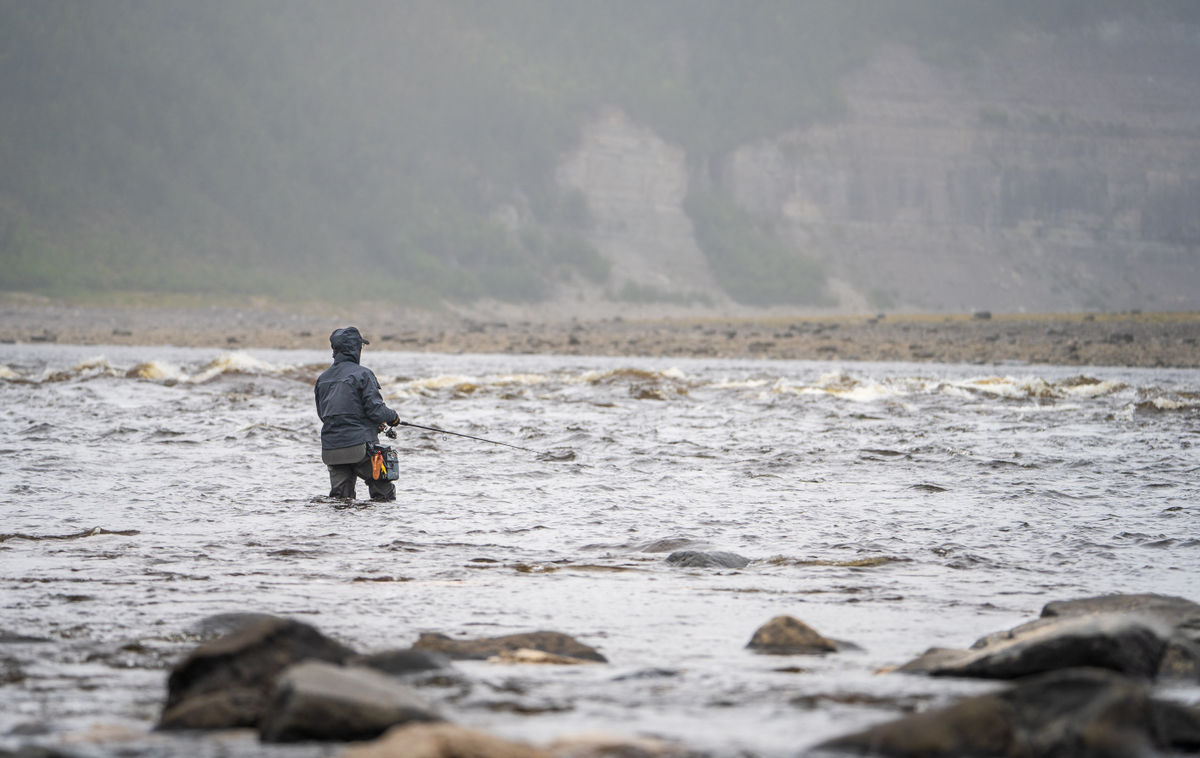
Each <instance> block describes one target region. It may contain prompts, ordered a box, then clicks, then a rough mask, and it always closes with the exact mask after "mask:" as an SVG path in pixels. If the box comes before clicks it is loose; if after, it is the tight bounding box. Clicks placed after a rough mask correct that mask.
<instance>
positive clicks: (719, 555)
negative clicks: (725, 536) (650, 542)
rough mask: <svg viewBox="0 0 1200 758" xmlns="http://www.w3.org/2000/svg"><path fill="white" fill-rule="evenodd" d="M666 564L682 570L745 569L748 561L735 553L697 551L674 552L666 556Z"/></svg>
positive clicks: (748, 563)
mask: <svg viewBox="0 0 1200 758" xmlns="http://www.w3.org/2000/svg"><path fill="white" fill-rule="evenodd" d="M667 563H669V564H671V565H672V566H681V567H683V568H734V569H740V568H746V567H747V566H749V565H750V559H749V558H745V557H743V556H740V555H738V554H737V553H727V552H724V551H720V550H717V551H713V552H702V551H699V550H676V551H675V552H674V553H671V554H670V555H668V556H667Z"/></svg>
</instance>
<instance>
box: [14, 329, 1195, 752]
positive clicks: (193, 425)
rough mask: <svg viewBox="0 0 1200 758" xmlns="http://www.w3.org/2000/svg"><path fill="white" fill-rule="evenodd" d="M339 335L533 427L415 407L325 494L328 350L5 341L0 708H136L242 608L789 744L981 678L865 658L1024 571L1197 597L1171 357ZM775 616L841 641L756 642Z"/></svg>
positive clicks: (483, 712) (581, 708) (438, 404)
mask: <svg viewBox="0 0 1200 758" xmlns="http://www.w3.org/2000/svg"><path fill="white" fill-rule="evenodd" d="M364 360H365V363H366V364H367V365H369V366H370V367H371V368H373V369H374V370H375V372H376V373H377V374H378V375H379V378H380V380H381V382H382V384H383V388H384V394H385V396H386V397H387V398H388V402H389V404H391V405H392V406H393V407H396V408H397V409H399V410H400V413H401V416H402V417H403V418H405V419H406V420H410V421H412V422H414V423H419V424H424V425H428V426H435V427H440V428H444V429H449V430H453V431H458V432H462V433H465V434H470V435H474V436H480V437H485V438H489V439H493V440H498V441H503V442H507V443H510V444H514V445H519V446H521V447H526V448H530V449H532V450H536V451H539V452H541V453H542V454H540V455H538V454H531V453H527V452H522V451H519V450H513V449H511V448H507V447H503V446H497V445H489V444H485V443H481V442H475V441H471V440H466V439H461V438H457V437H450V436H444V435H438V434H434V433H430V432H424V431H420V430H412V429H406V430H404V431H402V432H401V437H400V439H399V440H398V442H399V447H400V448H401V450H402V458H401V464H402V468H403V473H402V478H401V480H400V481H399V482H397V491H398V496H399V502H398V503H397V504H394V505H392V504H388V505H377V504H372V503H367V502H358V503H354V504H351V505H346V504H342V503H338V502H334V501H329V500H327V499H325V498H323V497H322V494H323V493H324V492H325V491H327V489H328V481H327V478H326V475H325V471H324V468H323V467H322V466H321V464H320V457H319V450H318V448H317V445H318V442H317V439H318V422H317V419H316V416H315V413H314V411H313V400H312V381H313V380H314V379H315V377H316V374H317V373H319V371H320V370H321V369H322V368H324V366H325V365H327V361H326V356H325V355H324V354H322V353H315V352H303V351H253V352H250V353H231V354H220V353H218V352H215V351H206V350H198V349H173V348H106V349H98V348H94V347H89V348H75V347H71V346H53V345H39V346H3V347H0V393H2V397H3V411H2V412H0V440H2V442H0V456H2V459H0V460H2V462H3V467H2V471H0V493H2V496H3V501H2V502H3V506H2V507H3V514H4V521H3V526H0V582H2V586H3V596H4V599H3V601H0V607H2V609H3V615H2V618H3V621H2V622H0V633H3V634H5V635H7V636H6V639H8V638H9V637H11V638H12V640H13V641H10V642H6V643H4V644H3V645H0V657H2V660H0V664H2V666H0V675H3V676H4V679H5V684H4V686H3V687H0V714H2V715H0V734H8V733H9V732H11V731H12V730H13V729H14V728H17V729H18V731H22V730H30V729H31V727H30V726H29V725H31V724H39V725H42V726H43V727H44V728H43V729H42V730H43V731H46V730H48V732H49V735H48V736H45V737H44V739H51V738H54V737H55V735H62V734H68V733H70V734H75V733H78V732H79V731H82V730H86V729H88V728H90V727H91V725H93V724H95V723H97V722H101V723H105V724H118V725H124V726H125V727H127V728H130V729H133V730H134V731H135V733H141V732H143V731H144V730H145V729H146V728H148V727H149V726H150V725H151V724H152V723H153V721H154V719H155V718H156V716H157V711H158V707H159V705H160V703H161V701H162V697H163V691H164V690H163V688H164V681H165V675H164V669H165V667H167V666H169V665H170V664H171V662H172V661H174V660H176V659H177V658H178V656H179V655H180V654H181V653H182V652H183V651H185V650H187V649H189V647H190V646H191V645H192V644H193V638H190V637H189V636H188V635H187V630H188V629H189V628H191V627H192V626H193V625H194V624H195V622H196V621H197V620H199V619H200V618H203V617H205V616H208V615H211V614H216V613H223V612H228V611H231V610H255V611H265V612H270V613H276V614H281V615H291V616H296V617H299V618H301V619H304V620H306V621H309V622H310V623H313V624H314V625H316V626H317V627H319V628H320V629H322V630H323V631H325V632H326V633H329V634H332V635H334V636H336V637H338V638H340V639H342V640H343V641H345V642H346V643H348V644H350V645H352V646H354V647H356V648H358V649H360V650H377V649H383V648H387V647H399V646H407V645H409V644H411V643H412V642H413V641H415V640H416V637H417V635H418V634H419V633H420V632H422V631H440V632H445V633H448V634H452V635H456V634H463V635H469V636H472V637H474V636H485V635H493V634H503V633H509V632H518V631H530V630H534V629H552V630H556V631H563V632H567V633H569V634H572V635H574V636H576V637H578V638H579V639H580V640H581V641H583V642H585V643H587V644H590V645H593V646H594V647H596V648H598V649H600V650H601V651H602V652H603V653H604V654H605V656H607V657H608V659H609V660H610V661H611V663H610V664H608V665H607V666H588V667H579V668H572V667H522V666H518V665H497V664H488V663H482V662H479V663H463V664H459V667H460V668H461V669H463V670H464V671H465V672H467V673H468V674H469V676H470V678H471V680H472V681H473V682H475V685H474V687H473V688H472V689H471V690H470V692H469V693H468V694H466V695H465V696H462V697H459V698H457V699H455V700H454V702H449V698H447V700H446V702H445V703H444V705H445V707H446V709H447V710H448V713H449V715H450V716H451V717H452V718H455V719H456V720H459V721H461V722H464V723H467V724H471V725H475V726H479V727H482V728H485V729H489V730H492V731H495V732H499V733H501V734H505V735H509V736H515V737H520V738H524V739H530V740H542V739H549V738H551V737H554V736H557V735H560V734H564V733H572V732H580V731H591V730H601V731H607V732H615V733H619V734H653V735H659V736H665V737H671V738H677V739H680V740H683V741H684V742H686V743H687V744H691V745H695V746H698V747H701V748H706V749H712V750H716V751H718V752H733V751H736V750H748V751H751V752H754V753H757V754H763V755H776V754H795V752H796V751H797V750H799V749H802V748H803V747H804V746H806V745H811V744H813V743H815V742H817V741H819V740H820V739H823V738H826V737H830V736H833V735H835V734H840V733H843V732H846V731H850V730H852V729H857V728H860V727H862V726H864V725H866V724H868V723H872V722H876V721H879V720H881V719H884V718H888V717H891V716H893V715H895V713H896V710H895V709H896V708H897V707H898V706H897V704H898V703H902V704H906V706H905V707H914V704H919V705H921V706H922V707H923V706H924V705H926V704H937V703H941V702H945V701H946V700H948V699H950V698H952V697H955V696H957V695H959V694H961V693H963V692H969V691H975V690H977V689H978V688H979V687H981V686H986V685H979V684H975V683H971V682H954V681H946V680H937V681H933V680H923V679H917V678H910V677H904V676H899V675H893V676H879V675H875V674H874V673H873V672H875V671H876V670H878V669H880V668H882V667H885V666H889V665H893V664H897V663H901V662H903V661H905V660H907V659H909V658H911V657H913V656H915V655H917V654H919V653H921V652H922V651H924V650H925V649H926V648H927V647H930V646H933V645H944V646H954V647H963V646H966V645H968V644H970V642H972V641H973V640H974V639H976V638H977V637H980V636H982V635H984V634H986V633H989V632H993V631H996V630H999V629H1004V628H1008V627H1009V626H1012V625H1014V624H1016V623H1019V622H1021V621H1024V620H1027V619H1028V618H1030V617H1031V616H1033V615H1036V614H1037V613H1038V611H1039V610H1040V608H1041V606H1042V605H1043V604H1044V603H1045V602H1047V601H1050V600H1056V599H1064V598H1070V597H1076V596H1081V595H1091V594H1100V593H1106V592H1160V593H1165V594H1173V595H1183V596H1189V594H1190V595H1191V596H1192V599H1200V597H1197V596H1196V593H1195V590H1194V589H1193V585H1194V577H1195V576H1196V575H1197V573H1198V570H1200V550H1198V549H1197V548H1198V547H1200V540H1197V538H1196V537H1195V535H1196V534H1197V533H1200V529H1198V527H1200V506H1198V505H1197V502H1198V497H1197V495H1198V489H1200V487H1198V485H1197V481H1198V480H1200V479H1198V477H1197V470H1198V469H1200V457H1198V456H1197V453H1196V449H1195V448H1194V446H1193V445H1194V443H1195V441H1196V440H1197V433H1198V432H1200V372H1197V371H1174V370H1159V371H1154V370H1125V369H1119V370H1118V369H1091V370H1087V371H1085V372H1083V373H1082V374H1081V373H1080V370H1079V369H1078V368H1072V369H1058V368H1053V367H1050V368H1047V367H1037V368H1030V367H1015V366H1013V367H1000V368H996V367H987V368H983V367H973V366H972V367H968V366H930V365H927V364H923V365H919V366H918V365H908V364H851V363H847V364H843V365H841V366H840V367H838V368H837V369H836V370H833V371H831V370H830V365H831V364H828V363H806V362H766V361H707V360H657V359H655V360H651V359H635V358H625V359H616V358H594V359H592V358H578V357H570V358H567V357H554V356H521V357H512V356H448V355H427V354H421V355H414V354H402V353H386V352H373V351H371V350H370V348H368V350H367V352H366V354H365V356H364ZM360 489H362V490H363V491H362V492H361V493H360V494H362V495H364V496H365V494H366V493H365V488H363V487H361V485H360ZM679 549H712V550H724V551H731V552H735V553H738V554H740V555H744V556H746V557H748V558H751V559H752V562H751V564H750V565H749V566H748V567H747V568H745V569H740V570H732V569H683V568H677V567H673V566H670V565H668V564H667V563H666V561H665V557H666V555H667V554H668V553H669V552H670V551H673V550H679ZM782 613H787V614H791V615H794V616H796V617H798V618H801V619H803V620H804V621H805V622H807V623H808V624H810V625H812V626H813V627H815V628H816V629H818V630H819V631H821V632H823V633H825V634H827V635H829V636H831V637H836V638H839V639H844V640H850V641H853V642H855V643H857V644H858V645H860V646H861V647H862V648H863V650H862V651H857V652H846V653H839V654H837V655H831V656H827V657H824V658H808V657H806V658H773V657H770V656H756V655H753V654H751V653H749V652H748V651H746V650H745V649H744V646H745V644H746V642H747V641H748V640H749V639H750V636H751V634H752V633H753V631H754V630H755V628H757V627H758V626H759V625H761V624H762V623H764V622H765V621H767V620H768V619H769V618H771V617H773V616H776V615H779V614H782ZM515 693H519V694H515ZM430 694H431V696H433V697H434V698H435V699H436V698H437V697H438V693H437V692H436V691H435V692H432V693H430ZM443 694H445V693H443ZM460 694H461V693H460ZM515 700H520V702H519V703H516V704H515V705H514V704H513V701H515ZM500 701H502V702H503V703H505V705H504V707H497V705H496V703H497V702H500ZM518 706H519V707H518ZM514 711H518V712H520V713H528V714H531V715H516V714H515V713H514ZM0 739H3V740H6V741H7V742H0V746H3V745H4V744H8V743H12V742H14V741H17V740H19V739H20V738H19V737H13V736H12V735H10V736H9V737H4V738H0ZM164 740H166V742H164ZM164 745H166V746H165V747H164ZM170 745H171V743H170V742H169V738H167V737H160V736H154V737H150V736H145V735H143V736H142V737H141V738H140V741H139V740H134V742H133V743H132V745H131V746H130V747H129V750H131V751H133V753H131V754H137V753H138V751H139V750H140V751H141V753H142V754H147V755H151V754H170V753H171V752H173V750H172V748H171V747H170ZM176 747H178V745H176ZM190 749H192V750H194V751H198V752H203V750H205V749H208V748H204V747H202V746H193V747H192V748H190ZM277 750H278V752H279V754H280V755H289V756H299V755H307V754H317V753H320V752H321V750H322V749H320V748H317V747H313V746H309V747H307V748H298V747H297V748H278V749H277ZM306 750H307V751H309V752H307V753H306V752H304V751H306ZM313 751H316V752H315V753H314V752H313ZM197 754H198V753H197Z"/></svg>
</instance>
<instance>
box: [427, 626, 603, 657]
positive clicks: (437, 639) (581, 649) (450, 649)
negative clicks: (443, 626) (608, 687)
mask: <svg viewBox="0 0 1200 758" xmlns="http://www.w3.org/2000/svg"><path fill="white" fill-rule="evenodd" d="M522 648H528V649H530V650H541V651H542V652H545V653H552V654H554V655H565V656H569V657H571V658H582V659H584V660H588V661H599V662H600V663H607V662H608V659H607V658H605V657H604V656H603V655H601V654H600V653H599V652H598V651H597V650H596V649H595V648H593V647H590V646H588V645H585V644H583V643H582V642H579V641H577V640H575V639H574V638H572V637H570V636H568V635H566V634H562V633H561V632H527V633H524V634H508V635H504V636H501V637H486V638H483V639H477V640H455V639H451V638H450V637H447V636H446V635H444V634H436V633H432V632H426V633H424V634H422V635H421V636H420V638H418V639H417V642H416V644H415V645H413V649H414V650H426V651H430V652H434V653H441V654H442V655H445V656H448V657H449V658H453V659H472V660H486V659H488V658H492V657H494V656H498V655H500V654H501V653H503V652H505V651H515V650H520V649H522Z"/></svg>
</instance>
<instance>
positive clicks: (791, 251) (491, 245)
mask: <svg viewBox="0 0 1200 758" xmlns="http://www.w3.org/2000/svg"><path fill="white" fill-rule="evenodd" d="M0 75H2V77H0V256H2V260H3V268H2V270H0V289H23V290H34V291H40V292H48V293H67V294H70V293H80V292H87V291H94V290H101V291H123V290H148V291H172V292H178V291H181V292H199V293H245V294H255V293H261V294H268V295H277V296H284V297H313V296H317V297H325V298H336V299H343V300H344V299H347V298H349V297H352V296H354V295H359V296H365V297H376V298H389V299H394V300H396V301H401V302H411V303H416V304H430V303H433V302H436V301H437V300H440V299H444V298H445V299H452V300H459V301H470V300H474V299H476V298H480V297H489V298H495V299H499V300H511V301H526V302H538V301H541V300H546V299H556V300H560V301H561V300H564V299H570V298H576V297H597V296H603V297H608V298H615V299H624V300H632V301H646V300H651V301H655V300H657V301H665V302H692V303H700V304H703V303H714V304H716V303H722V302H730V301H732V302H739V303H745V304H756V305H771V304H787V305H808V306H824V305H841V306H842V307H851V308H948V309H963V308H971V307H987V308H993V309H1000V310H1006V309H1007V310H1012V309H1016V308H1021V307H1025V308H1036V309H1042V310H1063V309H1075V308H1128V307H1157V308H1184V307H1187V308H1195V307H1200V302H1198V301H1200V296H1197V295H1196V294H1195V293H1197V292H1200V287H1198V286H1197V285H1198V284H1200V281H1198V280H1200V266H1198V265H1197V263H1198V262H1200V261H1198V260H1197V256H1198V255H1200V252H1198V249H1197V248H1198V245H1200V221H1198V220H1197V215H1196V214H1195V209H1196V208H1197V207H1200V7H1198V6H1196V4H1195V3H1192V2H1185V1H1183V0H1179V1H1169V0H1163V1H1162V2H1143V1H1141V0H1060V1H1059V2H1045V1H1044V0H1042V1H1036V0H991V1H989V0H974V2H965V1H963V0H909V1H908V2H902V3H875V2H855V1H854V0H816V1H812V2H805V3H792V2H766V1H764V2H755V3H729V2H718V1H717V0H660V1H659V2H653V3H644V2H632V1H630V0H610V1H608V2H603V3H591V2H582V1H580V2H562V1H561V0H506V1H505V2H489V1H488V0H445V1H435V0H429V1H427V2H405V3H396V2H387V1H385V0H378V1H376V0H356V1H355V2H345V3H328V2H317V0H291V1H289V2H287V3H265V2H241V1H240V0H238V1H235V0H208V1H206V2H203V3H190V2H152V1H150V0H103V1H102V2H90V3H78V2H67V1H66V0H41V1H39V2H21V1H18V0H0Z"/></svg>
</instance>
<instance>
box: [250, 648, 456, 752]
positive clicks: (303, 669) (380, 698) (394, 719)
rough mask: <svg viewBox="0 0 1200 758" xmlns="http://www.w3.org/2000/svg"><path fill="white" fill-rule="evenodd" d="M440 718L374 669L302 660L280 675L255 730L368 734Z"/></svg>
mask: <svg viewBox="0 0 1200 758" xmlns="http://www.w3.org/2000/svg"><path fill="white" fill-rule="evenodd" d="M441 720H442V717H441V716H440V715H439V714H438V713H437V712H436V711H434V709H433V707H432V706H431V705H429V703H428V702H426V701H425V699H424V698H422V697H421V696H420V695H418V694H417V693H416V692H414V691H413V690H412V689H411V688H409V687H406V686H404V685H403V684H401V683H399V682H398V681H396V680H395V679H392V678H391V677H388V676H386V675H384V674H381V673H379V672H378V671H374V670H372V669H367V668H359V667H348V668H343V667H341V666H335V665H332V664H329V663H325V662H322V661H305V662H304V663H300V664H297V665H295V666H292V667H291V668H289V669H287V670H286V671H284V672H283V674H282V675H280V677H279V679H278V682H277V683H276V686H275V692H274V694H273V695H272V697H271V701H270V704H269V705H268V706H267V708H266V710H265V712H264V713H263V716H262V720H261V723H260V726H259V733H260V735H261V737H262V739H263V741H265V742H296V741H300V740H340V741H351V740H369V739H374V738H375V737H378V736H379V735H381V734H383V733H384V732H386V731H387V730H388V729H390V728H391V727H393V726H397V725H399V724H408V723H413V722H428V721H441Z"/></svg>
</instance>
